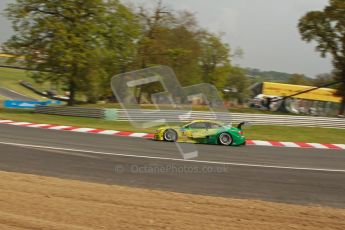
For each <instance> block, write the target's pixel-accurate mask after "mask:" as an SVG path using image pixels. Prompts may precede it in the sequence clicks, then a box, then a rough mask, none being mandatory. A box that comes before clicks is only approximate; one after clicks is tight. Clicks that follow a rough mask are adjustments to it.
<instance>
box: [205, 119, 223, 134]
mask: <svg viewBox="0 0 345 230" xmlns="http://www.w3.org/2000/svg"><path fill="white" fill-rule="evenodd" d="M205 125H206V136H213V135H215V134H216V133H217V132H218V131H219V129H221V128H222V126H221V125H220V124H218V123H216V122H206V124H205Z"/></svg>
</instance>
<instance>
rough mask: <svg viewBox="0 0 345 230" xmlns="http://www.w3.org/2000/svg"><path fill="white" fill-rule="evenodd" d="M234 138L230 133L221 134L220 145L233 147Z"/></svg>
mask: <svg viewBox="0 0 345 230" xmlns="http://www.w3.org/2000/svg"><path fill="white" fill-rule="evenodd" d="M232 141H233V140H232V136H231V135H230V134H229V133H221V134H220V135H219V137H218V143H219V144H221V145H231V144H232Z"/></svg>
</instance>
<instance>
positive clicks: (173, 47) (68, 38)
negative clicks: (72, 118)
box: [3, 0, 247, 105]
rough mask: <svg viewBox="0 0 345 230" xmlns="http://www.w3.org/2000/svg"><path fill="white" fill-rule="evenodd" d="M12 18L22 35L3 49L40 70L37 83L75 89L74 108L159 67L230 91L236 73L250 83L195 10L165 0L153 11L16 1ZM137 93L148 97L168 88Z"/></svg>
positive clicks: (111, 4)
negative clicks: (117, 80) (126, 77)
mask: <svg viewBox="0 0 345 230" xmlns="http://www.w3.org/2000/svg"><path fill="white" fill-rule="evenodd" d="M6 15H7V16H8V18H9V19H10V20H11V21H12V23H13V28H14V31H15V35H14V36H13V37H12V38H10V39H9V40H8V41H7V42H6V44H5V46H4V47H3V49H4V50H5V51H6V52H8V53H10V54H14V55H16V56H17V57H18V56H22V57H24V58H25V61H26V62H25V63H26V65H27V67H29V68H33V69H37V70H39V71H37V72H35V73H34V75H33V76H32V77H33V78H34V79H35V80H36V81H38V82H46V81H49V82H53V83H54V84H56V85H57V86H58V87H61V88H63V90H65V91H69V92H70V101H69V104H70V105H72V104H74V103H75V97H76V96H78V98H83V97H85V98H86V100H87V101H88V102H90V103H95V102H97V101H98V100H99V99H103V98H107V97H109V96H112V92H111V88H110V86H109V85H110V84H109V83H110V79H111V77H113V76H114V75H116V74H119V73H123V72H127V71H131V70H135V69H141V68H147V67H150V66H154V65H167V66H170V67H172V68H173V69H174V71H175V72H176V75H177V78H178V79H179V81H180V82H181V84H182V85H183V86H187V85H192V84H197V83H201V82H206V83H211V84H214V85H215V86H216V87H217V88H218V89H220V90H222V89H223V88H224V87H226V86H227V85H229V81H233V79H234V76H231V74H233V73H236V74H235V75H236V77H237V78H238V79H237V80H236V81H239V82H242V83H239V82H237V84H238V85H239V87H240V88H241V90H242V91H243V90H244V89H242V88H243V87H244V86H246V85H247V83H246V79H245V78H246V77H245V75H244V74H243V73H242V71H239V70H238V68H235V67H233V66H232V65H231V54H230V46H229V45H228V44H226V43H224V42H223V41H222V36H221V35H218V34H213V33H210V32H208V31H207V30H205V29H203V28H201V27H199V25H198V24H197V20H196V19H195V16H194V15H193V13H190V12H188V11H182V12H176V11H173V10H170V9H168V8H167V7H165V6H164V5H163V4H162V2H161V1H159V2H158V3H157V5H156V6H155V8H154V9H153V10H148V9H146V8H144V7H140V8H139V9H138V10H134V9H129V8H128V7H126V6H124V5H122V4H121V3H120V2H119V1H118V0H107V1H105V0H64V1H57V0H48V1H47V0H16V2H15V3H14V4H10V5H9V7H8V8H7V10H6ZM136 90H137V95H138V98H141V96H142V95H143V93H145V94H148V95H150V94H152V93H155V92H157V91H160V90H161V86H160V85H159V84H148V85H145V86H142V87H140V88H138V89H136ZM245 95H247V94H246V93H243V94H242V95H241V96H238V97H239V98H244V97H246V96H245ZM240 100H242V99H240Z"/></svg>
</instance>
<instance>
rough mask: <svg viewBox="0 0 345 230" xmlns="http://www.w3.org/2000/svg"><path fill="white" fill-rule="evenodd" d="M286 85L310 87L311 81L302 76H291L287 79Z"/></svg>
mask: <svg viewBox="0 0 345 230" xmlns="http://www.w3.org/2000/svg"><path fill="white" fill-rule="evenodd" d="M286 83H288V84H293V85H312V84H313V83H312V81H311V80H310V79H309V78H307V77H306V76H305V75H304V74H298V73H295V74H292V75H291V76H290V77H289V79H288V80H287V82H286Z"/></svg>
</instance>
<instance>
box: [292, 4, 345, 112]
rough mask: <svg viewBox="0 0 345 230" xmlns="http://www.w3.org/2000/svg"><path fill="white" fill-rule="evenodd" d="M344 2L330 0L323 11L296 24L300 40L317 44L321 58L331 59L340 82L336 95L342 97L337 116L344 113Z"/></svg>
mask: <svg viewBox="0 0 345 230" xmlns="http://www.w3.org/2000/svg"><path fill="white" fill-rule="evenodd" d="M344 15H345V2H344V1H343V0H330V1H329V5H328V6H326V7H325V9H324V10H323V11H311V12H309V13H307V14H306V15H304V16H303V17H302V18H301V19H300V21H299V24H298V28H299V31H300V33H301V36H302V39H303V40H305V41H306V42H312V41H315V42H317V46H316V50H317V51H318V52H320V54H321V56H322V57H326V55H330V56H331V57H332V58H333V65H334V68H335V75H336V80H338V81H342V82H343V83H342V85H341V86H340V87H339V90H338V94H339V95H341V96H343V101H342V103H341V108H340V111H339V114H344V112H345V42H344V41H345V17H344Z"/></svg>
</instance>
